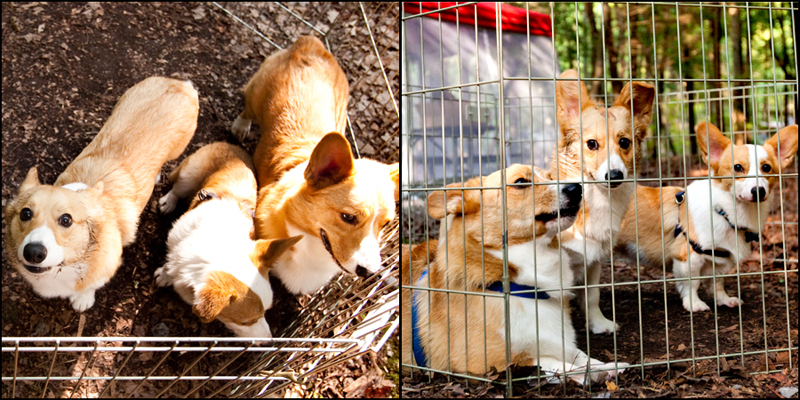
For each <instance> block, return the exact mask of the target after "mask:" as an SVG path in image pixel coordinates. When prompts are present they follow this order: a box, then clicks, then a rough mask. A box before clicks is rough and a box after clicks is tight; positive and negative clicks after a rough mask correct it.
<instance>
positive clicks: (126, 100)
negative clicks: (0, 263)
mask: <svg viewBox="0 0 800 400" xmlns="http://www.w3.org/2000/svg"><path fill="white" fill-rule="evenodd" d="M198 112H199V104H198V98H197V91H196V90H195V89H194V87H193V86H192V83H191V82H189V81H178V80H175V79H169V78H162V77H151V78H147V79H145V80H143V81H141V82H139V83H137V84H136V85H134V86H133V87H132V88H130V89H128V90H127V91H126V92H125V93H124V94H123V95H122V97H121V98H120V100H119V102H118V103H117V105H116V106H115V107H114V110H113V111H112V112H111V116H110V117H109V118H108V121H106V123H105V125H103V128H102V129H100V132H99V133H98V134H97V136H96V137H95V138H94V140H92V142H91V143H89V145H88V146H87V147H86V148H85V149H84V150H83V152H81V154H79V155H78V157H77V158H76V159H75V160H74V161H73V162H72V163H71V164H70V165H69V166H67V169H66V170H64V172H63V173H62V174H61V175H59V176H58V179H56V182H55V184H54V185H43V184H41V183H39V178H38V174H37V171H36V167H32V168H31V169H30V170H29V171H28V175H27V177H26V178H25V180H24V181H23V182H22V185H21V186H20V188H19V193H18V194H17V197H16V198H15V199H13V200H11V202H10V203H9V204H8V206H6V209H5V218H6V225H7V229H6V237H5V245H6V250H7V251H8V256H9V260H10V261H11V265H13V266H14V268H16V269H17V270H18V271H19V272H20V274H21V275H22V276H23V277H24V278H25V279H26V280H27V281H28V282H30V283H31V285H32V286H33V290H34V291H35V292H36V293H38V294H39V295H40V296H42V297H67V298H69V300H70V303H71V305H72V307H73V308H74V309H75V310H77V311H85V310H86V309H88V308H89V307H91V306H92V305H93V304H94V301H95V297H94V294H95V291H96V290H97V289H99V288H101V287H102V286H103V285H105V284H106V283H107V282H108V281H109V280H110V279H111V277H113V276H114V273H115V272H116V271H117V268H119V266H120V263H121V257H122V247H123V246H127V245H129V244H131V243H133V241H134V239H135V238H136V230H137V226H138V223H139V215H140V214H141V213H142V211H143V210H144V208H145V206H146V205H147V202H148V200H149V199H150V195H151V194H152V193H153V188H154V187H155V184H156V181H157V179H158V177H159V176H160V174H159V171H160V170H161V166H162V165H163V164H164V163H165V162H166V161H169V160H173V159H175V158H177V157H178V156H180V155H181V153H183V150H184V149H185V148H186V145H187V144H189V141H190V140H191V139H192V136H194V131H195V128H196V127H197V115H198Z"/></svg>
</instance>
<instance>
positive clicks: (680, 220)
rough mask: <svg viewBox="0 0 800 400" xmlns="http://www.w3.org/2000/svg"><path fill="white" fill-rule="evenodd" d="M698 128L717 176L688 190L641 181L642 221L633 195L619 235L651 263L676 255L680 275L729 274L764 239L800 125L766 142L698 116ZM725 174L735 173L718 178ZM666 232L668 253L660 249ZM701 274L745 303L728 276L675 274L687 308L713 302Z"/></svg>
mask: <svg viewBox="0 0 800 400" xmlns="http://www.w3.org/2000/svg"><path fill="white" fill-rule="evenodd" d="M695 133H696V134H697V144H698V147H699V148H700V152H701V154H702V155H703V159H704V160H705V161H706V162H707V163H708V166H709V176H710V177H711V183H710V184H709V182H708V181H706V180H695V181H693V182H692V183H691V184H689V186H687V187H686V190H685V191H684V190H683V189H682V188H678V187H670V186H666V187H662V188H658V187H646V186H639V187H638V188H637V189H636V195H637V203H636V204H638V207H637V208H638V222H639V223H638V224H637V223H636V214H635V210H634V202H631V205H630V207H629V208H628V211H627V213H626V214H625V219H624V220H623V222H622V227H623V229H622V232H621V235H620V239H619V246H620V247H621V248H623V249H625V250H627V251H628V252H629V254H630V255H632V256H638V257H639V258H640V260H641V261H642V262H644V263H645V264H650V265H661V264H662V257H663V259H664V260H666V261H667V262H669V261H670V260H674V261H673V273H674V274H675V277H676V278H688V277H690V276H691V277H693V278H697V277H700V276H713V275H715V274H727V273H729V272H730V271H731V270H733V269H734V268H735V267H736V265H737V264H738V263H739V261H740V260H742V259H743V258H746V257H747V256H749V254H750V242H753V241H758V240H760V233H761V230H762V229H763V228H764V222H765V221H766V220H767V217H768V215H769V211H770V205H771V204H772V198H773V196H772V194H773V193H774V191H775V186H776V185H777V184H778V180H779V175H777V174H780V172H781V171H783V170H785V169H786V168H788V167H789V166H790V165H791V164H792V161H793V160H794V155H795V153H796V152H797V125H792V126H788V127H786V128H783V129H781V130H780V131H779V132H778V133H777V134H775V135H774V136H772V137H771V138H770V139H769V140H767V141H766V142H765V143H764V145H761V146H758V145H752V144H747V145H744V144H742V145H739V144H733V143H731V141H730V140H729V139H728V138H727V137H725V135H723V134H722V132H720V130H719V129H718V128H717V127H716V126H714V125H712V124H707V123H706V122H701V123H700V124H698V125H697V127H696V128H695ZM779 141H780V152H779V151H778V142H779ZM756 174H758V176H756ZM726 176H732V177H733V178H728V179H719V178H714V177H726ZM687 208H688V211H687ZM662 210H663V217H662V215H661V214H662ZM687 215H688V218H687ZM662 218H663V225H661V222H660V221H661V220H662ZM643 221H651V222H647V223H643ZM652 221H659V222H658V223H652ZM637 230H638V239H639V241H638V243H639V246H638V248H637V246H636V243H637V242H636V237H637ZM662 237H663V240H664V244H663V246H664V247H663V248H664V249H665V250H666V252H667V254H663V253H662V251H661V249H662V247H661V246H662V242H661V241H662ZM712 260H713V263H712ZM714 265H716V268H714ZM703 281H705V284H706V285H705V287H706V291H707V292H708V293H709V295H713V294H714V292H716V302H717V304H718V305H720V306H722V305H724V306H727V307H738V306H739V305H741V304H742V301H741V300H739V299H738V298H737V297H733V296H729V295H728V294H727V293H726V292H725V286H724V278H721V277H720V278H716V284H714V278H704V279H693V280H691V281H677V282H675V284H676V286H677V288H678V292H679V293H680V295H681V299H682V300H683V307H684V308H685V309H686V310H687V311H691V312H698V311H707V310H709V309H710V308H709V306H708V305H707V304H706V303H705V302H704V301H702V300H700V297H699V296H698V295H697V289H698V288H699V287H700V283H701V282H703Z"/></svg>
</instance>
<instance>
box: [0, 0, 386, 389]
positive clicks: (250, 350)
mask: <svg viewBox="0 0 800 400" xmlns="http://www.w3.org/2000/svg"><path fill="white" fill-rule="evenodd" d="M86 8H87V10H88V11H86V12H84V14H88V18H89V21H90V22H91V21H92V19H91V18H93V17H96V18H97V19H96V22H97V23H98V24H99V23H100V22H101V17H110V16H111V15H112V14H111V11H110V10H108V9H106V11H105V12H106V13H108V14H104V12H103V9H102V7H99V8H98V7H95V6H92V7H89V6H87V7H86ZM24 9H25V10H28V8H24ZM89 9H90V10H89ZM80 11H82V9H81V10H79V12H78V13H77V14H78V15H79V16H80ZM39 12H41V10H39V11H37V12H36V14H38V13H39ZM191 12H192V14H191V15H192V18H193V19H194V20H195V21H200V20H203V19H204V18H207V16H208V15H209V14H213V13H218V14H219V15H220V16H221V18H222V17H224V18H230V19H231V21H234V22H231V23H230V25H236V26H235V27H234V28H233V29H237V30H238V29H241V31H242V32H244V34H245V35H252V36H253V37H254V39H252V42H255V43H256V44H258V45H263V47H264V48H263V51H259V53H263V54H264V55H268V54H270V53H273V52H274V51H276V50H278V49H280V48H285V47H288V46H289V45H291V43H292V42H293V41H294V40H295V39H296V38H298V37H300V36H303V35H315V36H317V37H319V38H321V39H322V40H323V42H324V43H325V44H326V47H328V49H329V50H330V51H331V52H332V53H333V55H334V57H335V58H336V59H337V60H338V61H339V63H340V65H341V66H342V68H343V70H344V71H345V73H346V75H347V77H348V81H349V83H350V104H349V106H348V129H347V131H348V132H345V134H346V136H347V137H348V138H349V139H350V141H351V143H352V145H353V149H354V153H355V154H357V155H358V156H359V157H369V158H371V159H374V160H378V161H381V162H385V163H392V162H396V161H398V158H399V152H398V145H399V139H398V131H399V111H398V107H397V103H398V101H399V76H398V75H399V47H398V38H399V36H398V35H399V26H398V25H399V9H398V8H397V6H396V5H394V4H375V3H366V4H361V3H346V4H345V3H340V4H333V3H324V4H322V3H320V4H309V3H284V4H281V3H269V4H267V3H235V4H234V3H202V4H200V5H197V7H196V8H194V9H193V10H191ZM72 14H73V15H76V12H75V11H74V10H73V13H72ZM20 18H21V17H20ZM215 18H216V17H215ZM190 19H191V18H190ZM209 20H210V21H212V22H211V23H210V24H211V25H212V26H214V25H215V24H216V29H217V30H218V31H219V32H222V31H221V29H222V26H225V24H224V23H221V22H219V21H220V19H214V18H207V19H206V21H209ZM167 21H170V22H167V23H166V25H167V27H169V26H170V25H172V24H173V22H172V20H170V19H169V18H167ZM159 23H162V24H163V23H164V20H163V19H162V20H160V21H159ZM141 24H142V23H141V22H140V26H141ZM190 25H191V24H187V27H184V31H185V32H187V33H189V34H190V33H191V32H193V30H192V29H193V28H192V27H191V26H190ZM245 25H246V27H245ZM131 26H136V24H135V21H134V23H131ZM40 29H41V28H40ZM4 37H5V34H4ZM256 37H258V38H256ZM248 42H249V41H248V40H241V41H237V40H231V42H230V43H229V45H230V46H231V49H232V50H233V51H241V52H243V53H244V52H246V51H248V49H247V48H246V46H242V44H243V43H248ZM189 43H190V44H192V43H194V46H195V47H196V46H197V45H196V43H197V41H196V40H194V39H192V40H189ZM4 47H5V45H4ZM65 48H66V47H65ZM81 57H83V56H81ZM262 60H263V58H262ZM257 67H258V65H257V64H254V65H253V68H257ZM189 69H190V68H189V67H187V72H189V73H191V71H189ZM198 75H199V73H198ZM213 76H214V77H215V78H216V75H213ZM245 78H246V77H243V79H245ZM192 79H193V81H194V82H196V83H197V82H198V78H196V77H192ZM245 82H246V80H245ZM202 83H203V81H202V78H201V79H200V84H201V85H202ZM4 87H5V86H4ZM76 90H77V89H76ZM200 92H201V93H203V88H202V86H201V89H200ZM203 95H204V96H205V93H204V94H203ZM214 96H224V94H223V92H216V93H214V94H211V96H210V99H209V100H208V103H205V102H206V99H205V98H203V102H204V103H205V104H204V106H205V105H207V104H210V108H211V109H212V114H213V115H215V116H216V117H217V118H222V115H226V116H233V115H234V113H236V112H237V110H224V111H223V110H219V109H218V108H217V107H219V104H220V103H218V102H217V101H216V100H217V99H214V98H213V97H214ZM4 103H5V97H4ZM228 114H230V115H228ZM206 115H207V114H206ZM5 121H6V116H4V124H5ZM222 124H223V125H227V124H229V121H223V123H222ZM57 132H58V130H57ZM7 150H8V149H7V148H6V146H4V148H3V158H4V167H5V166H6V161H9V160H8V157H10V153H7ZM188 152H190V151H189V149H187V153H188ZM6 195H7V194H6V191H5V190H4V200H3V203H4V205H5V196H6ZM398 221H399V219H398V218H396V219H395V220H394V221H393V222H392V223H390V224H388V225H387V226H385V227H384V229H383V231H382V232H381V235H380V244H381V256H382V260H383V267H384V268H383V269H382V270H381V271H379V273H377V274H376V275H374V276H372V277H371V278H369V279H361V278H355V277H352V276H339V277H338V278H336V279H334V280H333V281H332V282H330V283H329V284H328V285H326V286H325V287H323V288H322V289H320V290H319V291H318V292H317V293H315V294H313V295H308V296H301V297H299V298H298V299H297V302H299V304H300V307H299V311H297V312H296V314H294V315H292V316H291V319H290V320H289V321H288V322H287V323H285V324H284V323H279V324H278V325H273V329H277V330H273V334H274V335H275V338H274V339H271V340H265V341H253V340H247V339H242V338H230V337H147V336H145V335H142V334H141V333H144V332H146V331H145V330H144V329H142V330H138V329H133V330H132V333H133V332H138V334H136V335H133V334H132V336H135V337H4V338H3V349H2V352H3V353H2V354H3V374H2V384H3V394H4V396H11V397H33V396H42V397H44V396H55V397H62V396H63V397H93V396H98V395H99V396H113V397H159V396H164V397H173V396H187V397H198V396H199V397H255V396H259V397H261V396H276V395H299V396H313V395H319V394H320V393H328V394H330V393H337V390H342V387H339V386H342V383H341V382H339V383H337V384H336V385H333V384H331V382H328V381H326V378H327V377H328V376H334V378H332V379H333V380H335V381H337V382H338V380H337V378H335V376H337V375H342V368H344V367H345V366H348V367H350V368H353V365H357V364H353V361H354V360H355V359H364V360H366V362H367V363H371V364H375V363H376V361H375V354H377V353H378V352H381V351H383V352H385V348H386V347H387V342H389V341H390V339H391V338H392V337H396V335H397V330H398V329H397V328H398V326H399V315H398V313H397V310H398V303H399V287H398V278H399V275H398V268H397V263H398V259H399V229H398ZM142 225H145V224H144V223H143V224H142ZM142 229H144V228H142ZM151 233H152V232H151ZM164 246H166V242H164ZM148 254H149V253H148ZM156 254H158V253H157V252H156ZM154 258H155V259H157V258H158V257H154ZM155 262H158V261H155ZM140 267H141V268H142V269H144V268H146V267H147V266H146V265H144V264H143V265H141V266H140ZM155 268H156V267H155V266H153V267H152V269H153V270H154V269H155ZM135 273H136V268H134V272H133V274H132V276H134V275H135ZM4 277H5V274H4ZM136 284H137V285H136V286H139V285H138V284H139V282H136ZM6 286H7V285H6V279H4V290H3V292H4V300H5V298H6ZM141 286H145V285H144V284H143V285H141ZM17 299H18V297H16V296H15V297H14V299H13V300H17ZM4 302H5V301H4ZM125 303H128V302H125ZM125 303H123V305H124V304H125ZM184 305H185V304H184ZM165 308H166V307H165ZM7 310H8V309H7V308H6V307H4V315H5V314H6V311H7ZM118 311H119V310H118ZM272 311H273V312H276V313H278V315H281V316H282V315H283V313H285V312H289V311H290V310H285V311H284V310H278V311H275V310H272ZM36 312H37V313H38V310H36ZM137 313H138V312H137ZM14 314H15V315H14V317H13V318H14V319H16V318H17V315H16V311H15V312H14ZM147 314H148V313H147V312H144V313H143V314H142V315H147ZM273 315H274V314H273ZM175 318H176V319H177V320H178V324H181V321H183V323H184V324H185V323H186V321H185V320H184V319H182V317H179V316H176V317H175ZM268 319H269V317H268ZM120 320H122V318H120ZM6 321H7V320H6V318H5V316H4V323H5V322H6ZM58 321H61V322H62V323H64V324H69V325H72V324H74V322H64V321H62V320H61V319H60V317H59V318H58ZM70 321H72V319H70ZM84 321H85V319H84V318H83V317H82V318H81V323H80V324H81V327H80V328H78V332H79V333H78V336H80V335H81V334H80V332H81V331H82V330H83V323H84ZM139 321H140V323H142V324H147V323H152V321H153V317H152V316H151V317H150V320H149V321H148V320H147V319H146V318H145V319H144V320H142V319H140V320H139ZM142 321H143V322H142ZM92 322H93V321H91V320H90V323H92ZM50 323H51V324H52V323H53V322H52V321H50ZM40 325H46V324H44V323H40ZM161 325H163V324H161ZM8 326H9V325H8V324H6V331H8ZM59 326H60V325H59V324H56V328H51V329H53V330H56V329H58V328H57V327H59ZM117 326H118V327H120V326H123V327H124V326H125V324H122V325H120V322H119V321H118V324H117ZM170 326H172V325H170ZM276 326H277V328H276ZM37 327H38V325H37ZM98 328H99V327H98ZM129 328H130V327H129ZM15 330H16V329H15ZM87 330H89V328H88V327H87ZM45 331H46V329H45ZM156 331H157V329H156V330H152V331H150V332H152V333H154V334H155V335H158V333H156ZM174 331H175V329H172V330H171V331H170V333H172V332H174ZM203 331H205V329H203ZM212 331H213V332H217V331H219V330H212ZM31 334H32V335H33V336H46V335H43V334H41V333H39V332H38V331H37V332H32V333H31ZM169 336H173V335H169ZM209 336H212V335H209ZM390 353H391V351H390ZM390 362H391V361H390ZM381 367H382V366H378V365H372V366H371V368H375V369H378V370H380V368H381ZM356 368H358V367H356ZM367 372H368V373H367ZM363 374H364V375H365V378H369V379H368V382H366V383H365V384H364V385H362V386H367V387H368V386H369V385H367V383H369V384H371V383H372V380H374V379H377V378H380V377H377V378H376V377H375V376H372V374H373V371H372V369H370V370H369V371H364V372H363ZM366 375H369V376H366ZM348 379H349V378H348ZM359 382H360V381H359ZM347 383H353V382H352V379H350V381H349V382H347V381H345V382H344V384H345V385H344V386H346V384H347ZM337 385H338V386H337ZM330 386H336V387H334V388H333V389H331V388H330ZM356 386H358V385H356ZM326 390H327V391H326ZM331 390H333V392H331ZM340 395H343V393H340Z"/></svg>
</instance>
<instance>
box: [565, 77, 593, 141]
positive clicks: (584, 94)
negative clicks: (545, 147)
mask: <svg viewBox="0 0 800 400" xmlns="http://www.w3.org/2000/svg"><path fill="white" fill-rule="evenodd" d="M559 78H560V79H578V72H577V71H575V70H574V69H568V70H566V71H564V73H562V74H561V76H560V77H559ZM594 105H595V104H594V101H592V99H591V98H590V97H589V91H588V90H586V85H584V84H583V82H578V81H577V80H574V81H573V80H569V81H558V82H556V110H557V112H556V118H557V119H558V124H559V125H560V126H561V129H562V130H563V129H570V130H571V128H570V127H572V126H578V123H579V122H578V119H577V118H578V116H579V115H580V112H581V111H582V110H583V109H585V108H586V107H589V106H594Z"/></svg>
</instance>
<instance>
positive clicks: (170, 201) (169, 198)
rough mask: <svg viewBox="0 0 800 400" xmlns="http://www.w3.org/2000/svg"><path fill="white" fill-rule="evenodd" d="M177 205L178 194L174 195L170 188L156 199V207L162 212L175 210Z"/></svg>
mask: <svg viewBox="0 0 800 400" xmlns="http://www.w3.org/2000/svg"><path fill="white" fill-rule="evenodd" d="M177 205H178V196H175V195H174V194H173V193H172V190H170V191H169V193H167V194H165V195H164V196H162V197H161V198H160V199H158V209H159V211H160V212H161V213H162V214H169V213H171V212H172V211H174V210H175V207H176V206H177Z"/></svg>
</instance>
